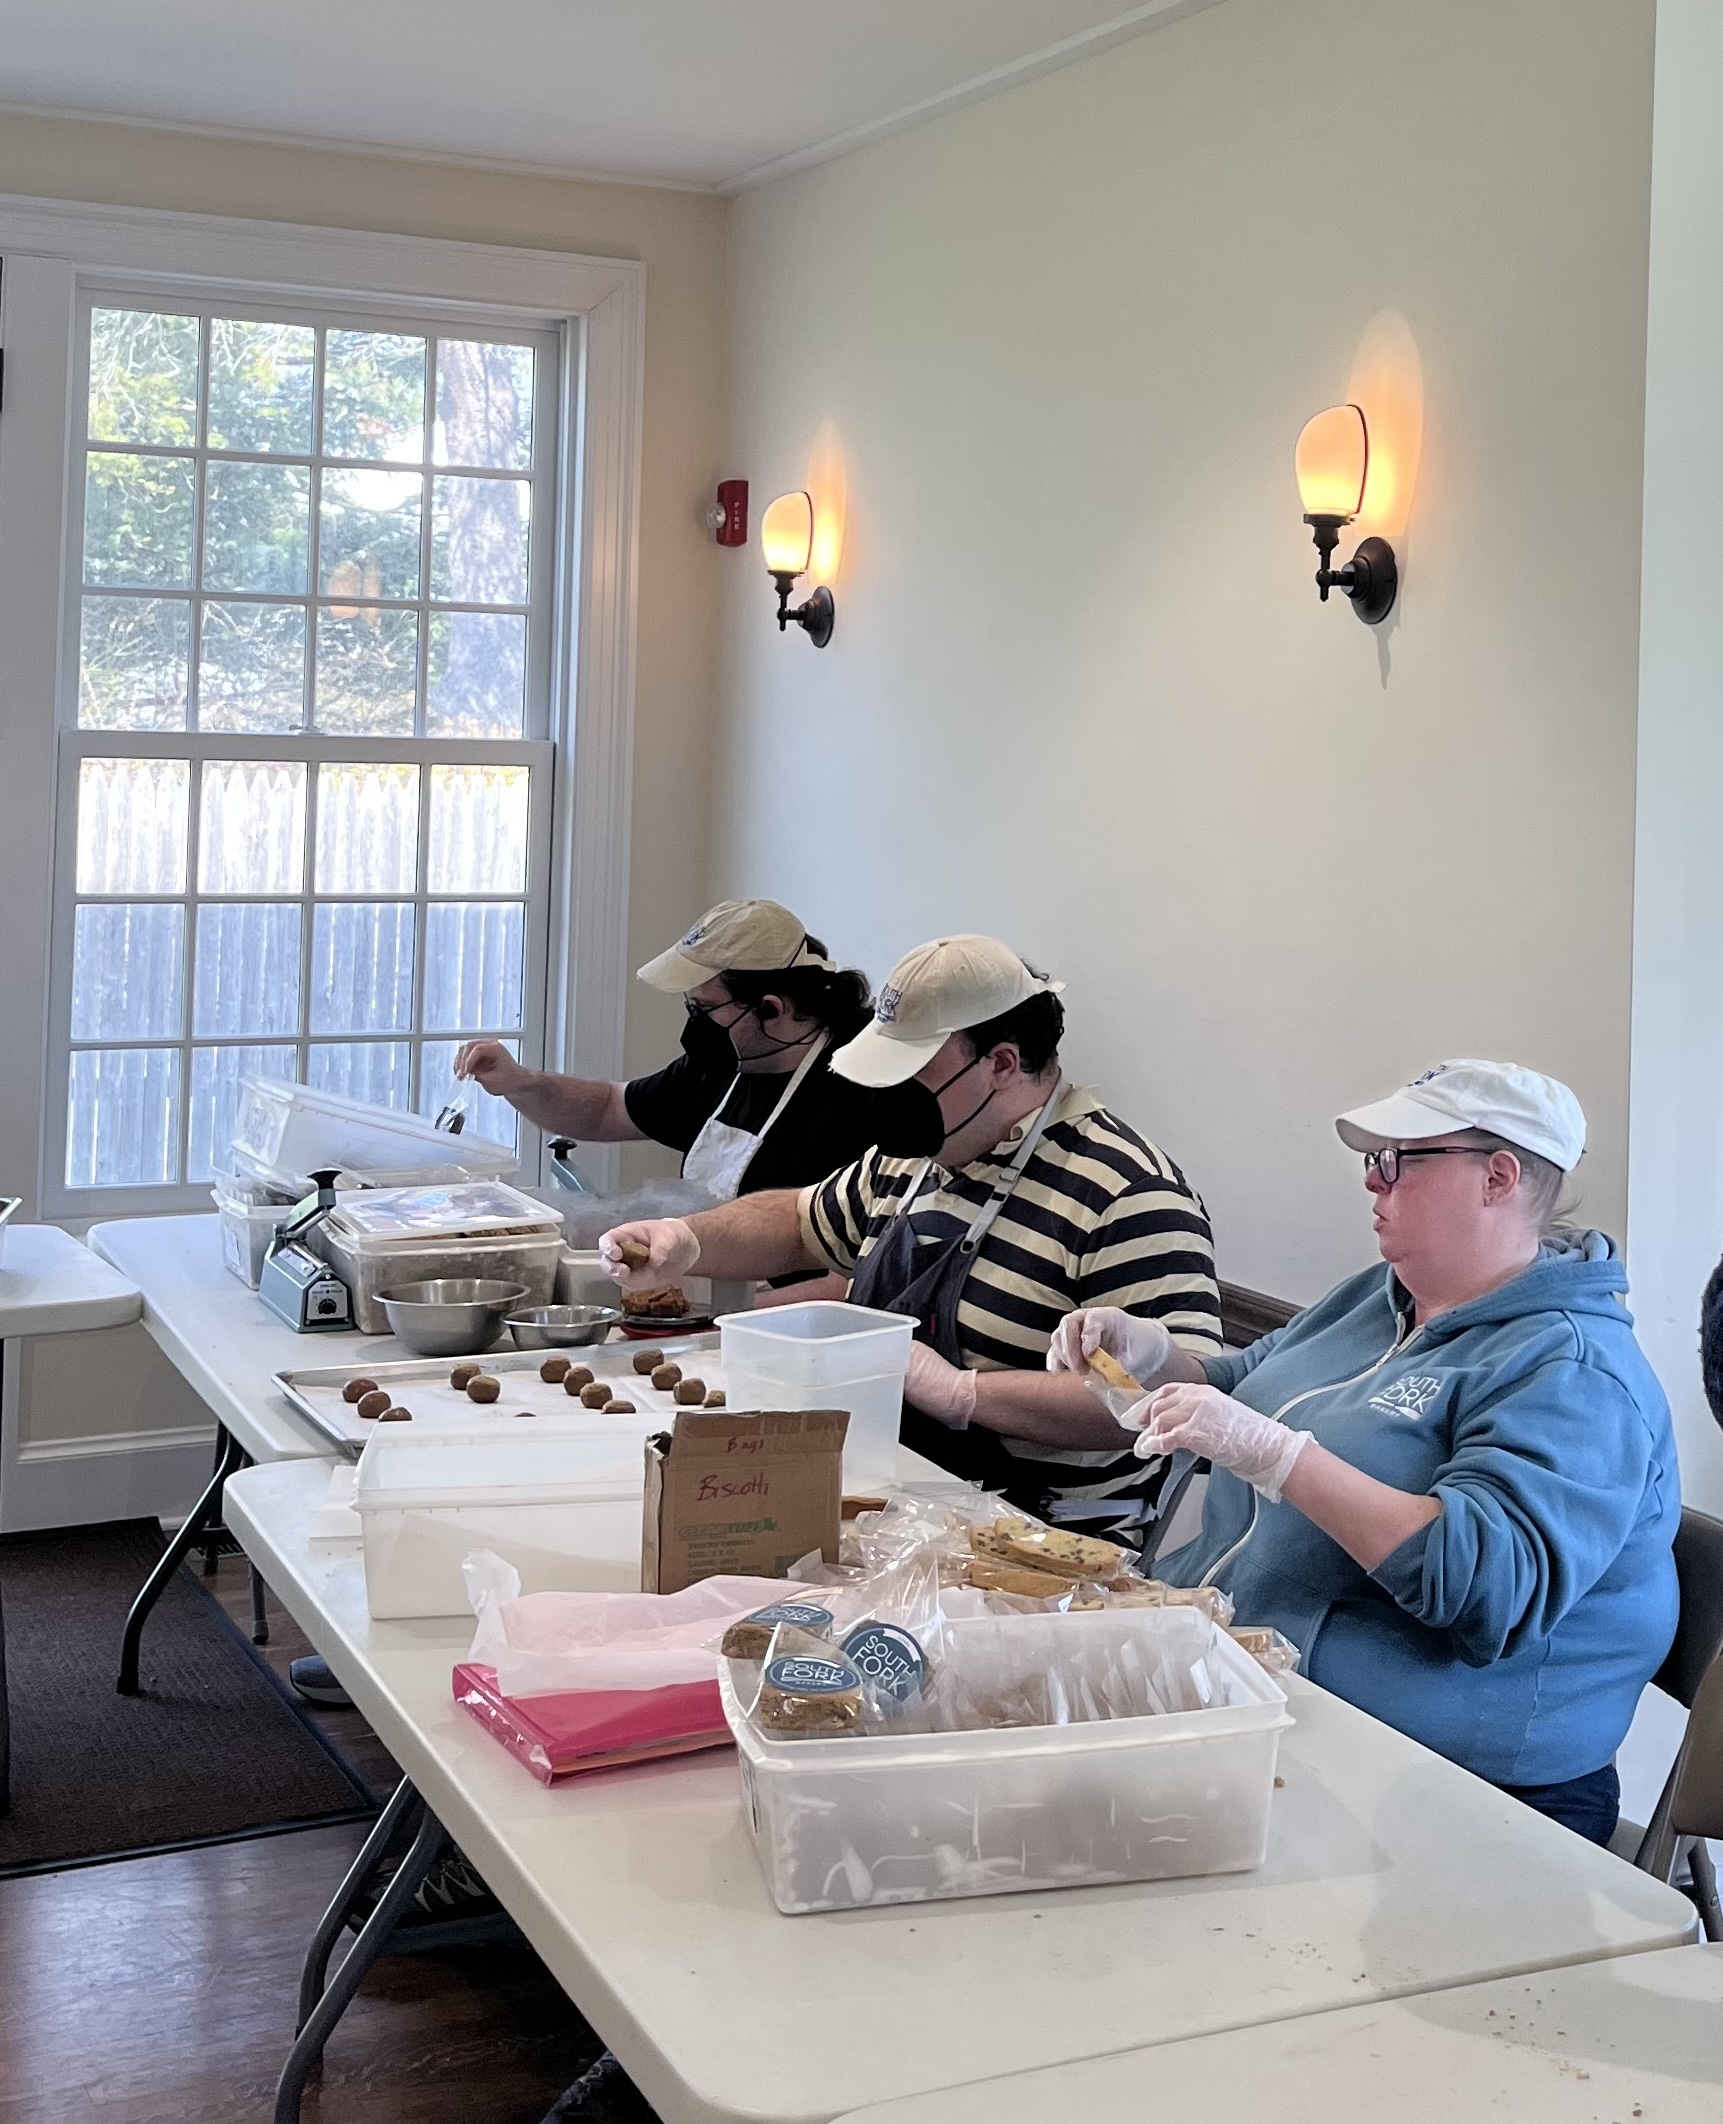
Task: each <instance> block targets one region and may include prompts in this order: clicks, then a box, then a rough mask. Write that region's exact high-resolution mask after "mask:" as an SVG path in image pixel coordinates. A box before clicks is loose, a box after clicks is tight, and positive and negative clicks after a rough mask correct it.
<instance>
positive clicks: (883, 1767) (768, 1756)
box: [719, 1608, 1292, 1916]
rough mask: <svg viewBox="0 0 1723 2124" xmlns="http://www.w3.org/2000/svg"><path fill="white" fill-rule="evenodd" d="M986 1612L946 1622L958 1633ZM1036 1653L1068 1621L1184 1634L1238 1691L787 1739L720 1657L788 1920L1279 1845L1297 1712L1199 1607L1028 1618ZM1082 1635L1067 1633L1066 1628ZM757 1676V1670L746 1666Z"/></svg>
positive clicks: (1189, 1864) (760, 1835) (754, 1815)
mask: <svg viewBox="0 0 1723 2124" xmlns="http://www.w3.org/2000/svg"><path fill="white" fill-rule="evenodd" d="M1002 1620H1006V1619H1005V1618H999V1617H990V1618H987V1619H986V1621H985V1622H984V1623H982V1624H979V1625H978V1624H967V1623H962V1622H957V1623H948V1624H947V1625H946V1633H947V1639H948V1641H949V1640H950V1639H951V1637H952V1636H953V1635H954V1634H955V1633H959V1632H961V1631H963V1630H964V1629H966V1628H975V1627H990V1626H995V1625H997V1624H998V1623H999V1622H1000V1621H1002ZM1008 1620H1009V1623H1010V1625H1011V1626H1012V1627H1014V1628H1015V1627H1016V1626H1018V1625H1021V1626H1022V1629H1023V1634H1024V1637H1025V1640H1026V1645H1027V1648H1028V1649H1027V1652H1026V1656H1031V1657H1033V1656H1036V1650H1037V1647H1039V1646H1040V1645H1041V1643H1042V1641H1043V1640H1044V1649H1042V1650H1041V1651H1040V1654H1039V1656H1041V1657H1042V1658H1044V1659H1045V1660H1047V1661H1051V1660H1052V1659H1053V1658H1055V1657H1056V1656H1057V1646H1058V1643H1059V1641H1060V1640H1061V1639H1062V1638H1066V1636H1067V1633H1069V1632H1071V1631H1074V1630H1088V1631H1092V1632H1094V1633H1096V1634H1097V1635H1098V1636H1102V1637H1105V1638H1107V1639H1108V1640H1109V1641H1114V1640H1117V1639H1118V1637H1119V1636H1120V1635H1121V1634H1122V1633H1123V1632H1126V1631H1129V1632H1131V1633H1134V1634H1136V1633H1140V1634H1148V1633H1155V1634H1157V1635H1161V1636H1163V1637H1171V1639H1172V1644H1171V1645H1170V1646H1169V1650H1175V1651H1177V1652H1178V1653H1179V1654H1181V1655H1182V1656H1184V1657H1187V1658H1189V1659H1193V1660H1194V1659H1195V1658H1197V1657H1198V1656H1199V1654H1200V1656H1201V1657H1202V1658H1204V1659H1205V1660H1206V1661H1207V1662H1208V1668H1209V1673H1210V1675H1211V1676H1212V1677H1214V1678H1215V1679H1216V1680H1217V1681H1219V1683H1220V1685H1221V1691H1222V1693H1224V1695H1225V1697H1226V1699H1227V1700H1226V1701H1225V1702H1224V1703H1217V1704H1215V1705H1212V1706H1211V1707H1209V1708H1208V1709H1206V1710H1202V1711H1187V1712H1172V1713H1168V1714H1167V1715H1165V1716H1163V1717H1155V1718H1125V1719H1114V1720H1110V1721H1104V1722H1097V1723H1095V1724H1091V1725H1072V1726H1030V1727H1014V1728H1007V1729H1004V1730H1000V1731H997V1732H984V1733H937V1734H910V1735H905V1736H903V1737H902V1738H871V1737H864V1736H852V1737H849V1738H846V1739H836V1740H774V1739H772V1738H770V1737H769V1736H767V1735H766V1734H763V1733H762V1732H761V1731H760V1730H759V1728H758V1727H757V1726H756V1725H755V1724H754V1723H753V1721H752V1720H751V1719H750V1718H749V1717H747V1715H746V1713H745V1712H744V1710H743V1708H742V1705H741V1702H740V1701H739V1699H738V1697H737V1693H736V1673H737V1668H736V1667H735V1665H734V1664H733V1663H732V1662H730V1661H728V1660H724V1661H721V1662H720V1663H719V1665H720V1673H719V1681H720V1686H721V1690H722V1695H723V1702H724V1714H725V1716H726V1718H728V1720H729V1722H730V1728H731V1731H732V1732H733V1733H734V1734H735V1736H736V1746H737V1753H738V1759H739V1761H740V1765H741V1774H742V1806H743V1812H744V1813H745V1815H746V1816H747V1819H748V1825H749V1827H750V1829H751V1830H752V1832H753V1837H754V1845H755V1849H756V1850H757V1852H758V1853H759V1859H760V1865H761V1869H762V1870H763V1872H764V1873H765V1876H766V1885H767V1886H768V1888H769V1889H770V1890H771V1895H772V1900H773V1902H775V1903H776V1904H777V1906H778V1908H779V1909H780V1910H782V1911H784V1912H786V1913H787V1914H789V1915H792V1916H794V1915H797V1914H799V1913H801V1912H803V1911H809V1910H853V1909H859V1908H863V1907H866V1906H868V1905H871V1904H881V1903H918V1902H932V1901H939V1900H943V1899H946V1898H951V1897H961V1896H975V1895H1009V1894H1013V1893H1017V1892H1020V1891H1023V1890H1035V1891H1044V1890H1046V1889H1049V1888H1077V1887H1088V1886H1092V1885H1095V1884H1097V1883H1102V1882H1109V1881H1156V1880H1171V1879H1175V1878H1179V1877H1181V1876H1183V1875H1186V1874H1193V1873H1241V1872H1244V1871H1246V1870H1247V1869H1249V1868H1250V1867H1252V1866H1260V1865H1261V1864H1262V1861H1263V1858H1264V1856H1265V1854H1266V1852H1267V1848H1268V1820H1269V1808H1270V1803H1271V1802H1272V1800H1273V1797H1274V1767H1275V1761H1276V1758H1277V1757H1278V1755H1279V1752H1280V1736H1281V1733H1282V1731H1283V1730H1284V1729H1285V1728H1286V1727H1287V1726H1290V1725H1291V1724H1292V1719H1291V1717H1290V1716H1289V1714H1288V1712H1287V1709H1286V1694H1285V1691H1284V1690H1283V1689H1282V1688H1281V1687H1280V1685H1279V1684H1278V1682H1276V1681H1275V1680H1274V1678H1273V1677H1272V1676H1271V1675H1268V1674H1265V1673H1264V1672H1263V1671H1262V1669H1261V1668H1260V1667H1259V1666H1258V1665H1257V1664H1256V1662H1255V1661H1254V1660H1253V1659H1251V1658H1250V1656H1249V1655H1248V1654H1247V1653H1246V1652H1244V1651H1243V1650H1241V1648H1240V1647H1239V1646H1237V1645H1235V1644H1234V1643H1233V1642H1232V1640H1231V1639H1230V1638H1229V1637H1228V1636H1227V1635H1226V1633H1225V1632H1224V1631H1223V1630H1219V1629H1217V1628H1216V1627H1215V1625H1214V1624H1213V1623H1211V1622H1210V1621H1209V1620H1208V1618H1207V1617H1206V1616H1204V1615H1201V1614H1199V1613H1197V1611H1196V1610H1194V1609H1191V1608H1128V1609H1112V1610H1100V1611H1097V1612H1096V1613H1094V1614H1082V1615H1058V1614H1053V1615H1020V1616H1012V1617H1010V1618H1009V1619H1008ZM1067 1641H1068V1640H1067ZM743 1671H745V1672H749V1673H752V1672H753V1671H756V1670H752V1669H747V1670H743Z"/></svg>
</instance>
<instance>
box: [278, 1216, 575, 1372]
mask: <svg viewBox="0 0 1723 2124" xmlns="http://www.w3.org/2000/svg"><path fill="white" fill-rule="evenodd" d="M305 1243H306V1245H307V1246H308V1247H310V1249H311V1250H312V1252H313V1253H315V1254H317V1255H318V1256H319V1257H320V1258H321V1259H322V1260H324V1261H327V1262H328V1264H329V1266H330V1267H331V1268H332V1269H333V1270H334V1271H335V1273H336V1275H338V1276H339V1277H340V1278H341V1280H342V1282H343V1283H345V1284H346V1286H347V1288H348V1290H349V1291H351V1293H352V1294H353V1323H354V1325H355V1326H356V1327H357V1328H358V1329H359V1331H360V1333H361V1334H364V1335H386V1334H388V1332H389V1320H388V1316H387V1314H385V1312H384V1311H383V1308H382V1307H381V1306H380V1305H379V1304H378V1302H377V1294H378V1292H379V1291H390V1290H394V1289H395V1288H396V1287H397V1286H398V1285H400V1284H403V1283H422V1282H426V1281H428V1280H429V1279H430V1278H432V1277H434V1276H488V1277H495V1278H497V1279H499V1280H500V1281H502V1282H506V1283H518V1284H519V1285H520V1286H521V1288H522V1289H523V1290H524V1291H525V1293H526V1296H525V1297H524V1298H522V1299H521V1301H520V1303H521V1305H522V1306H523V1307H525V1306H533V1305H549V1304H550V1303H551V1300H552V1297H553V1295H554V1293H555V1290H556V1272H557V1267H558V1264H559V1263H560V1262H561V1259H562V1219H561V1217H560V1216H559V1215H558V1213H557V1212H556V1211H555V1210H553V1209H549V1208H547V1207H546V1206H545V1204H544V1203H542V1202H535V1201H534V1200H533V1198H532V1197H531V1196H530V1195H523V1194H522V1193H521V1192H520V1191H519V1189H518V1188H512V1187H509V1186H507V1185H505V1183H504V1182H502V1181H501V1180H479V1181H473V1182H470V1183H464V1184H462V1185H459V1186H455V1187H410V1188H377V1189H374V1190H366V1191H363V1192H360V1193H357V1194H352V1195H343V1196H342V1197H341V1200H340V1203H339V1204H338V1206H337V1207H336V1208H335V1209H334V1210H333V1211H332V1212H331V1214H330V1215H329V1216H327V1217H326V1218H325V1219H324V1220H323V1222H322V1223H321V1224H315V1225H313V1226H312V1227H311V1229H310V1230H309V1231H308V1232H307V1233H306V1235H305Z"/></svg>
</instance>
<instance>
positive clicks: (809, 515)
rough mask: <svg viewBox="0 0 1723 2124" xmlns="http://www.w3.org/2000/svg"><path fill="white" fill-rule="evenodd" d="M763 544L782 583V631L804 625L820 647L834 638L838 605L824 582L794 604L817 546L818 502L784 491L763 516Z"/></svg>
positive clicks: (768, 564) (768, 567) (771, 568)
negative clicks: (795, 592)
mask: <svg viewBox="0 0 1723 2124" xmlns="http://www.w3.org/2000/svg"><path fill="white" fill-rule="evenodd" d="M760 544H761V546H762V547H763V548H764V549H765V555H766V572H767V573H768V574H769V575H770V576H771V578H772V580H773V582H774V583H776V584H777V586H778V632H779V633H780V634H784V633H787V632H788V630H789V629H790V627H791V626H797V627H800V628H801V629H802V630H803V631H804V632H805V633H806V635H807V637H808V640H809V641H810V642H812V643H813V645H814V647H815V648H816V649H823V648H824V647H825V646H826V644H827V642H829V641H830V640H831V638H832V627H833V624H834V623H835V621H836V619H837V605H836V603H835V601H834V600H833V597H832V593H831V592H830V590H828V589H827V588H826V586H825V584H824V583H821V584H819V585H818V587H817V588H815V589H813V590H811V591H809V593H808V595H807V597H806V598H805V599H804V601H803V602H802V603H801V604H799V605H796V606H793V607H792V605H791V603H790V596H791V593H792V591H793V589H794V587H795V582H796V578H797V576H799V575H805V574H806V573H807V570H808V560H809V556H810V555H811V554H812V552H813V545H814V505H813V502H812V500H811V499H810V497H809V496H808V495H806V494H780V495H779V496H778V498H777V500H776V501H775V502H773V503H772V505H771V506H770V508H768V509H767V511H766V513H765V515H764V516H762V517H761V519H760Z"/></svg>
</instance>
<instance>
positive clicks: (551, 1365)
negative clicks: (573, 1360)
mask: <svg viewBox="0 0 1723 2124" xmlns="http://www.w3.org/2000/svg"><path fill="white" fill-rule="evenodd" d="M567 1371H568V1359H567V1358H566V1357H547V1358H546V1359H545V1360H544V1362H543V1364H541V1365H540V1366H539V1368H538V1376H539V1377H540V1378H541V1379H548V1380H549V1381H550V1383H551V1385H552V1386H555V1384H556V1382H557V1381H558V1380H559V1379H561V1378H563V1377H565V1376H566V1374H567Z"/></svg>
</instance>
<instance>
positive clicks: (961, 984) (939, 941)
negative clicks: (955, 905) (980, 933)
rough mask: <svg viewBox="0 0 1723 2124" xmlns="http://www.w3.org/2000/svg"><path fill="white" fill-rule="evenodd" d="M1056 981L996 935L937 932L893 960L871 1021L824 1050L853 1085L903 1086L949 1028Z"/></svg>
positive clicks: (1043, 991)
mask: <svg viewBox="0 0 1723 2124" xmlns="http://www.w3.org/2000/svg"><path fill="white" fill-rule="evenodd" d="M1064 985H1065V984H1064V982H1063V981H1052V980H1049V979H1048V977H1047V976H1046V975H1045V974H1042V973H1037V972H1036V971H1035V969H1034V968H1033V967H1032V966H1028V965H1025V963H1024V962H1023V960H1021V959H1020V958H1019V957H1018V956H1017V954H1016V953H1015V952H1014V951H1013V950H1012V949H1011V947H1010V945H1009V944H1001V943H1000V942H999V940H998V938H997V937H939V938H936V939H935V940H934V942H933V943H931V944H921V945H918V946H917V947H916V949H915V950H914V951H912V952H911V953H910V954H909V956H908V957H907V958H903V959H899V961H898V962H897V964H896V965H895V966H894V967H893V968H892V970H891V978H890V979H889V980H888V981H887V982H886V984H885V986H884V987H883V988H882V989H881V990H880V992H879V1001H878V1002H877V1003H876V1004H875V1005H874V1014H873V1022H872V1023H871V1024H869V1025H864V1026H863V1027H862V1029H861V1031H860V1032H859V1033H857V1034H856V1036H855V1038H854V1039H853V1040H851V1041H850V1043H849V1044H848V1046H846V1047H840V1048H839V1049H838V1051H837V1052H836V1054H834V1055H833V1056H832V1067H833V1069H835V1070H836V1071H837V1073H838V1075H839V1076H840V1077H848V1078H849V1079H850V1081H851V1082H852V1083H854V1084H868V1085H873V1086H875V1087H878V1086H882V1085H887V1084H903V1083H905V1082H907V1081H908V1079H909V1078H911V1077H913V1076H914V1075H915V1073H916V1071H917V1070H918V1069H920V1068H921V1066H922V1064H923V1063H924V1062H927V1061H929V1060H931V1058H932V1057H933V1056H934V1055H936V1054H938V1052H939V1050H940V1049H941V1048H942V1047H943V1046H944V1045H945V1043H946V1041H947V1040H949V1039H950V1038H951V1036H952V1034H953V1033H955V1032H965V1031H967V1030H968V1028H969V1027H970V1026H972V1025H985V1024H986V1023H987V1021H988V1019H989V1018H997V1017H999V1016H1000V1015H1001V1014H1002V1013H1003V1012H1005V1011H1008V1010H1015V1009H1016V1007H1017V1005H1018V1004H1019V1003H1026V1002H1027V1001H1028V1000H1029V998H1030V997H1031V996H1043V995H1057V994H1058V993H1059V991H1060V990H1061V989H1062V988H1063V987H1064Z"/></svg>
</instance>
